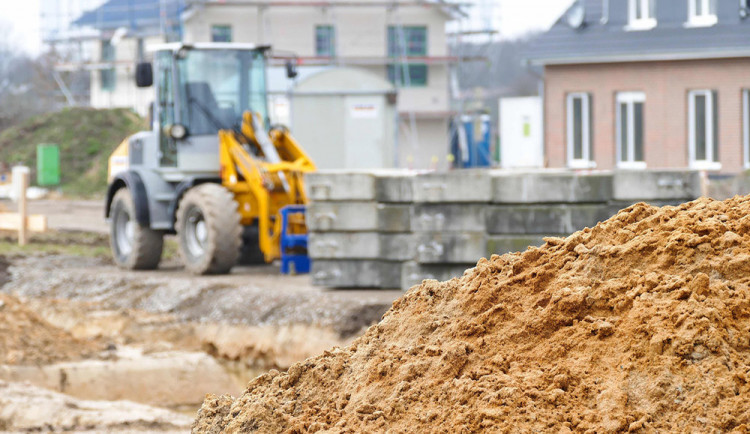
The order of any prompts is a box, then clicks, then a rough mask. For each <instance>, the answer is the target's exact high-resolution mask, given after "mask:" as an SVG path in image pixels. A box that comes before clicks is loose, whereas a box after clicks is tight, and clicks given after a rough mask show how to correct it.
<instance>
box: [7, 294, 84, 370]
mask: <svg viewBox="0 0 750 434" xmlns="http://www.w3.org/2000/svg"><path fill="white" fill-rule="evenodd" d="M96 351H97V346H96V345H95V344H94V343H92V342H89V341H82V340H79V339H76V338H74V337H73V336H71V335H70V333H68V332H66V331H64V330H62V329H59V328H57V327H55V326H53V325H52V324H50V323H48V322H47V321H45V320H44V319H42V318H41V317H39V315H37V314H36V313H34V312H32V311H31V310H30V309H29V308H28V307H26V306H25V305H24V304H23V303H21V302H20V301H19V300H18V299H17V298H15V297H13V296H10V295H7V294H2V293H0V365H2V364H8V365H44V364H49V363H54V362H59V361H63V360H76V359H81V358H88V357H91V356H92V355H93V354H95V353H96Z"/></svg>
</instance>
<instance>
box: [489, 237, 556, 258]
mask: <svg viewBox="0 0 750 434" xmlns="http://www.w3.org/2000/svg"><path fill="white" fill-rule="evenodd" d="M544 237H546V235H515V236H514V235H490V236H488V237H487V250H486V252H485V256H486V257H487V258H489V257H490V256H492V255H504V254H506V253H514V252H523V251H526V249H527V248H528V247H529V246H537V247H538V246H541V245H542V244H544V240H543V239H542V238H544Z"/></svg>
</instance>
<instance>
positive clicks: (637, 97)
mask: <svg viewBox="0 0 750 434" xmlns="http://www.w3.org/2000/svg"><path fill="white" fill-rule="evenodd" d="M615 103H616V108H615V116H616V118H615V134H616V135H617V140H616V142H617V167H618V168H620V169H645V168H646V162H645V161H635V103H641V104H643V106H644V112H642V113H641V114H642V115H643V114H644V113H645V106H646V94H645V93H643V92H618V93H617V96H616V98H615ZM622 104H626V105H627V107H628V108H627V111H628V113H627V115H628V137H627V138H628V144H627V146H628V161H622V147H623V143H622V112H621V110H622V108H621V106H622ZM643 125H644V131H643V132H642V134H643V139H644V141H643V154H644V158H645V155H646V140H645V139H646V131H645V119H644V122H643Z"/></svg>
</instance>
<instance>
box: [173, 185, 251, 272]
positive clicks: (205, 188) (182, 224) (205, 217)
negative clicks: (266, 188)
mask: <svg viewBox="0 0 750 434" xmlns="http://www.w3.org/2000/svg"><path fill="white" fill-rule="evenodd" d="M176 230H177V239H178V241H179V245H180V256H182V261H183V263H184V264H185V268H186V269H187V270H188V271H190V272H191V273H193V274H225V273H228V272H229V271H230V270H231V269H232V267H233V266H234V265H235V264H236V263H237V259H238V258H239V256H240V246H241V244H242V226H241V225H240V214H239V213H238V212H237V202H236V201H235V200H234V195H233V194H232V193H231V192H229V191H228V190H227V189H226V188H224V187H222V186H220V185H218V184H211V183H209V184H201V185H199V186H197V187H193V188H192V189H190V190H188V191H187V193H185V196H183V198H182V200H181V201H180V205H179V207H178V208H177V222H176Z"/></svg>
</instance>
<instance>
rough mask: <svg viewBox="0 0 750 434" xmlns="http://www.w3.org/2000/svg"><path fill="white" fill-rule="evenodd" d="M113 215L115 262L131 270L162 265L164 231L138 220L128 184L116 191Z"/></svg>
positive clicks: (112, 232) (111, 243)
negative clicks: (142, 223)
mask: <svg viewBox="0 0 750 434" xmlns="http://www.w3.org/2000/svg"><path fill="white" fill-rule="evenodd" d="M110 215H111V217H110V223H109V244H110V247H111V248H112V257H113V258H114V260H115V263H116V264H117V265H118V266H120V267H122V268H127V269H130V270H153V269H155V268H156V267H158V266H159V261H160V260H161V252H162V250H163V248H164V234H163V233H161V232H159V231H154V230H152V229H151V228H148V227H144V226H141V225H140V224H138V222H137V221H136V220H135V205H134V204H133V196H132V195H131V193H130V191H129V190H128V189H127V188H121V189H120V190H118V191H117V193H116V194H115V197H114V198H113V199H112V207H111V211H110Z"/></svg>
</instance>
